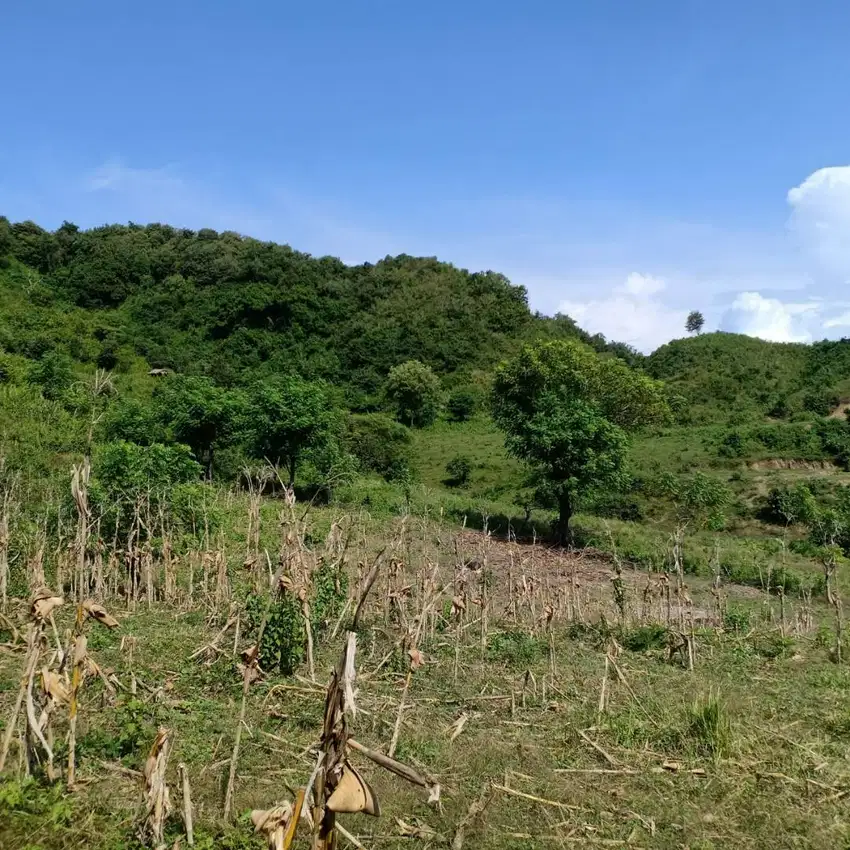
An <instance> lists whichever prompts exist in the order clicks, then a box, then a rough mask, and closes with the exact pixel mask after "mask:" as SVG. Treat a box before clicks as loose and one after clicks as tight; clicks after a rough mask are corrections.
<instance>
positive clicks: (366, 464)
mask: <svg viewBox="0 0 850 850" xmlns="http://www.w3.org/2000/svg"><path fill="white" fill-rule="evenodd" d="M345 442H346V448H347V449H348V451H349V452H350V453H351V454H352V455H353V456H354V457H355V458H356V459H357V461H358V463H359V465H360V469H361V470H363V471H369V472H376V473H377V474H378V475H380V476H381V477H383V478H384V479H386V480H387V481H399V480H402V479H404V478H405V477H406V476H407V475H408V473H409V471H410V465H411V456H412V450H411V444H412V440H411V436H410V429H408V428H405V426H404V425H400V424H399V423H398V422H396V421H395V420H393V419H391V418H390V417H389V416H387V415H385V414H383V413H363V414H355V415H352V416H349V418H348V428H347V431H346V436H345Z"/></svg>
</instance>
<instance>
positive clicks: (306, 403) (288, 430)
mask: <svg viewBox="0 0 850 850" xmlns="http://www.w3.org/2000/svg"><path fill="white" fill-rule="evenodd" d="M248 418H249V421H250V426H249V429H250V433H251V447H252V450H253V452H254V453H255V454H256V455H257V456H258V457H262V458H266V459H268V460H269V461H271V462H272V463H274V464H275V465H276V466H285V468H286V470H287V472H288V474H289V485H290V486H292V485H293V484H294V483H295V473H296V470H297V467H298V463H299V461H300V460H301V459H302V458H303V457H304V456H305V455H307V454H313V455H318V454H320V453H326V452H327V450H328V449H329V448H330V447H332V445H333V444H334V443H335V442H336V440H337V435H338V433H339V429H340V418H339V414H338V412H337V410H336V409H335V408H334V406H333V404H332V402H331V399H330V395H329V393H328V390H327V388H326V387H325V385H324V384H321V383H318V382H312V381H306V380H304V379H303V378H301V377H299V376H298V375H283V376H280V377H277V378H274V379H270V380H267V381H261V382H259V383H257V384H255V385H254V386H253V387H252V389H251V391H250V394H249V417H248Z"/></svg>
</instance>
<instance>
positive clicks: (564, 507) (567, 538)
mask: <svg viewBox="0 0 850 850" xmlns="http://www.w3.org/2000/svg"><path fill="white" fill-rule="evenodd" d="M572 516H573V502H572V498H571V497H570V493H569V492H568V491H564V492H562V493H561V494H560V496H558V524H557V527H556V530H557V535H558V543H559V544H560V545H561V546H564V547H569V546H571V545H572V542H573V533H572V530H571V529H570V520H571V519H572Z"/></svg>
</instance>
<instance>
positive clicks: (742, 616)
mask: <svg viewBox="0 0 850 850" xmlns="http://www.w3.org/2000/svg"><path fill="white" fill-rule="evenodd" d="M749 627H750V612H749V611H748V610H747V609H746V608H741V607H739V606H730V607H729V608H727V609H726V611H725V613H724V614H723V628H724V629H726V631H727V632H745V631H747V629H749Z"/></svg>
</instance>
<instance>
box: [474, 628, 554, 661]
mask: <svg viewBox="0 0 850 850" xmlns="http://www.w3.org/2000/svg"><path fill="white" fill-rule="evenodd" d="M546 652H547V645H546V643H545V642H543V641H540V640H538V639H537V638H535V637H533V636H532V635H529V634H526V633H525V632H521V631H518V630H513V631H507V632H497V633H496V634H493V635H490V638H489V640H488V642H487V658H488V659H489V660H490V661H502V662H504V663H506V664H511V665H513V666H521V665H526V664H531V663H532V662H534V661H536V660H537V659H538V658H540V657H542V656H543V655H544V654H545V653H546Z"/></svg>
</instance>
